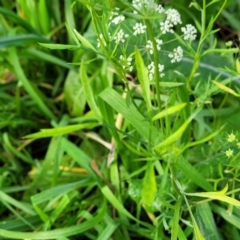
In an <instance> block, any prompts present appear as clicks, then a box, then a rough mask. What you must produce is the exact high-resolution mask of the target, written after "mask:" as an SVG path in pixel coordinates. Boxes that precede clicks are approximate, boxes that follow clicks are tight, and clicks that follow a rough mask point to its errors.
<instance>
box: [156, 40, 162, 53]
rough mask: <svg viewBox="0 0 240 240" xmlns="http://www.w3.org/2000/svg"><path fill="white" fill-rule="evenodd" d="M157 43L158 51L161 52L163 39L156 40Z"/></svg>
mask: <svg viewBox="0 0 240 240" xmlns="http://www.w3.org/2000/svg"><path fill="white" fill-rule="evenodd" d="M155 40H156V43H157V50H161V45H162V44H163V40H161V39H156V38H155Z"/></svg>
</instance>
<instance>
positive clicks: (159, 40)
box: [146, 38, 163, 54]
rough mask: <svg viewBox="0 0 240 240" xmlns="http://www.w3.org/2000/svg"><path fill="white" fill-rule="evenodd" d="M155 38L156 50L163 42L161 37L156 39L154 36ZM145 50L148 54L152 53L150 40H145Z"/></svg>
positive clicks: (159, 48)
mask: <svg viewBox="0 0 240 240" xmlns="http://www.w3.org/2000/svg"><path fill="white" fill-rule="evenodd" d="M155 40H156V43H157V50H158V51H160V50H161V45H162V44H163V41H162V40H161V39H156V38H155ZM146 50H147V52H149V53H150V54H153V44H152V42H151V41H150V40H147V45H146Z"/></svg>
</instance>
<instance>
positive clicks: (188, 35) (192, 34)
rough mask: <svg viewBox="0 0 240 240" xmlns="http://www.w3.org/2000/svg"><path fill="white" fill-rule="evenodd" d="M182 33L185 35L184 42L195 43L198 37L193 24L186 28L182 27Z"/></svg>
mask: <svg viewBox="0 0 240 240" xmlns="http://www.w3.org/2000/svg"><path fill="white" fill-rule="evenodd" d="M181 31H182V32H183V34H184V36H183V39H184V40H190V41H193V40H195V39H196V37H197V30H196V28H195V27H194V26H193V25H192V24H187V25H186V26H185V27H182V28H181Z"/></svg>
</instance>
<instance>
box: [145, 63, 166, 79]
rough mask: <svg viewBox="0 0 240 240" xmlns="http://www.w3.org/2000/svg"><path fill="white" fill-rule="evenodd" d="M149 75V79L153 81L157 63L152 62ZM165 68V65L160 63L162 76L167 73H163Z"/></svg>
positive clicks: (159, 69) (149, 66)
mask: <svg viewBox="0 0 240 240" xmlns="http://www.w3.org/2000/svg"><path fill="white" fill-rule="evenodd" d="M147 68H148V77H149V80H150V81H152V80H153V76H154V70H155V65H154V62H151V63H150V64H149V65H148V66H147ZM163 70H164V65H162V64H160V63H159V64H158V72H159V73H160V77H163V76H164V75H165V73H163Z"/></svg>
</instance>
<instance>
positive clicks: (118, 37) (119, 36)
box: [113, 29, 129, 44]
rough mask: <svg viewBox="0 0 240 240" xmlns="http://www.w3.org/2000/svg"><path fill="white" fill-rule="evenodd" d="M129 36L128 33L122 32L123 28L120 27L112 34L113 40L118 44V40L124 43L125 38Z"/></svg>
mask: <svg viewBox="0 0 240 240" xmlns="http://www.w3.org/2000/svg"><path fill="white" fill-rule="evenodd" d="M128 37H129V35H128V34H125V33H124V32H123V30H122V29H120V30H119V31H118V33H117V34H116V35H115V36H114V38H113V39H114V40H115V42H116V43H117V44H118V43H120V42H122V43H124V42H125V38H128Z"/></svg>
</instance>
